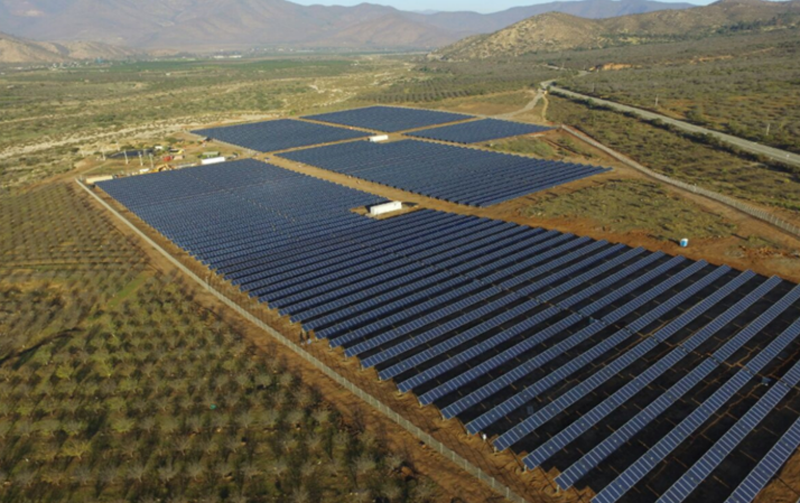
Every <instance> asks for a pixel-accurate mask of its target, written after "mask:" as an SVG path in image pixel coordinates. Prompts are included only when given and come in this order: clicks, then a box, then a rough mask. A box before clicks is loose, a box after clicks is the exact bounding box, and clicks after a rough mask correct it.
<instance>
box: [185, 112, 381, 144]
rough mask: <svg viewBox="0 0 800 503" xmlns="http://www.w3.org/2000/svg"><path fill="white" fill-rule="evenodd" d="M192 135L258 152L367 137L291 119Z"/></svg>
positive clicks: (196, 132)
mask: <svg viewBox="0 0 800 503" xmlns="http://www.w3.org/2000/svg"><path fill="white" fill-rule="evenodd" d="M192 132H193V133H194V134H196V135H200V136H206V137H209V138H214V139H215V140H220V141H223V142H225V143H230V144H231V145H237V146H239V147H243V148H247V149H250V150H255V151H257V152H276V151H279V150H288V149H292V148H299V147H308V146H310V145H320V144H323V143H333V142H338V141H343V140H352V139H355V138H365V137H367V136H369V135H368V134H367V133H364V132H362V131H353V130H350V129H344V128H338V127H332V126H325V125H322V124H314V123H311V122H303V121H297V120H292V119H280V120H274V121H266V122H256V123H252V124H240V125H237V126H225V127H217V128H210V129H199V130H197V131H192Z"/></svg>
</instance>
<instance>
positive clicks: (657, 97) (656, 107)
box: [656, 94, 658, 108]
mask: <svg viewBox="0 0 800 503" xmlns="http://www.w3.org/2000/svg"><path fill="white" fill-rule="evenodd" d="M656 108H658V95H657V94H656Z"/></svg>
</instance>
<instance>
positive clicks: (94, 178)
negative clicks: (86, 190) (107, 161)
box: [85, 175, 114, 185]
mask: <svg viewBox="0 0 800 503" xmlns="http://www.w3.org/2000/svg"><path fill="white" fill-rule="evenodd" d="M113 179H114V177H113V176H111V175H101V176H90V177H87V178H86V180H85V181H86V185H94V184H97V183H100V182H107V181H109V180H113Z"/></svg>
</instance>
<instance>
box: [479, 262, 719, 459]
mask: <svg viewBox="0 0 800 503" xmlns="http://www.w3.org/2000/svg"><path fill="white" fill-rule="evenodd" d="M728 271H730V268H728V267H727V266H723V267H719V268H717V269H715V270H714V272H712V273H711V274H709V275H707V276H705V277H703V278H702V279H700V280H699V281H697V282H695V283H692V285H691V286H689V287H687V288H686V289H685V290H683V291H681V292H680V293H678V294H676V295H674V296H672V297H670V298H669V299H668V300H666V301H664V302H663V303H661V304H659V305H658V306H657V307H655V308H654V309H653V310H651V311H650V312H648V313H647V314H646V315H644V316H642V317H641V318H639V319H638V320H636V321H634V322H633V323H631V324H629V325H628V326H627V327H625V328H624V329H623V330H620V331H619V332H618V334H619V335H621V336H623V337H626V338H627V337H628V336H631V335H634V334H636V332H638V331H639V330H642V329H644V328H645V327H647V326H648V325H650V324H651V323H652V322H653V321H655V320H657V319H658V318H660V317H661V316H663V315H665V314H666V313H668V312H669V311H671V310H672V309H675V308H676V307H677V306H679V305H680V304H682V303H683V302H686V300H687V299H689V298H691V297H692V296H693V295H694V294H696V293H697V292H699V291H700V290H702V289H703V288H705V287H706V286H708V285H710V284H711V283H713V282H714V281H716V280H717V279H719V278H720V277H722V276H723V275H724V274H725V273H727V272H728ZM614 339H615V338H614V337H613V336H612V337H610V338H609V339H607V340H606V341H604V342H603V343H601V348H598V350H596V351H589V352H587V353H586V356H589V355H592V356H594V355H596V356H599V355H600V354H602V353H604V352H605V351H607V350H608V349H611V347H612V346H611V345H609V344H607V343H608V341H612V340H614ZM658 342H659V341H658V340H657V339H655V338H650V339H644V340H642V341H641V342H639V344H637V345H636V346H634V347H633V349H631V350H629V351H627V352H626V353H624V354H623V355H622V356H620V357H618V358H616V359H615V360H614V361H612V362H611V363H609V364H608V365H606V366H605V367H603V368H602V369H601V370H600V371H598V372H597V373H596V374H594V375H592V376H591V377H590V378H589V379H587V380H586V381H584V382H582V383H580V384H578V385H577V386H575V387H574V388H572V389H570V390H569V391H567V392H566V393H564V394H563V395H561V396H560V397H558V398H557V399H556V400H554V401H553V402H552V403H551V404H549V405H548V406H546V407H545V408H543V409H541V410H540V411H539V412H536V413H535V414H533V415H532V416H530V417H529V418H528V419H526V420H524V421H522V422H521V423H519V424H518V425H516V426H515V427H513V428H511V429H510V430H508V431H507V432H505V433H503V434H502V435H500V436H499V437H498V438H497V439H496V440H495V441H494V446H495V448H496V449H498V450H504V449H507V448H508V447H510V446H512V445H513V444H515V443H516V442H518V441H519V440H521V439H522V438H523V437H525V436H526V435H528V434H529V433H531V432H532V431H534V430H535V429H536V428H538V427H539V426H541V425H542V424H544V423H546V422H547V421H549V420H550V419H552V418H553V417H555V416H556V414H558V413H560V412H563V411H564V410H565V409H566V408H567V407H569V406H570V405H572V404H573V403H575V402H577V401H578V400H580V399H581V398H583V397H584V396H586V394H587V393H589V392H590V391H592V390H593V389H595V388H596V387H597V386H599V385H600V384H602V383H604V382H605V381H607V380H608V379H610V378H611V377H613V376H614V375H615V374H617V373H618V372H620V371H622V370H623V369H624V368H626V367H627V366H628V365H630V364H631V363H633V362H634V361H636V360H638V359H639V358H641V357H642V356H644V355H645V354H647V352H649V351H650V350H651V349H653V348H654V347H655V346H656V345H657V344H658ZM606 348H608V349H606ZM554 374H558V372H555V373H554ZM564 377H566V375H563V376H561V375H559V380H563V379H564Z"/></svg>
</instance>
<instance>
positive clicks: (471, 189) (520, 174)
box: [281, 140, 608, 206]
mask: <svg viewBox="0 0 800 503" xmlns="http://www.w3.org/2000/svg"><path fill="white" fill-rule="evenodd" d="M281 157H285V158H286V159H290V160H293V161H296V162H300V163H303V164H307V165H311V166H316V167H319V168H322V169H326V170H329V171H334V172H337V173H341V174H344V175H350V176H354V177H358V178H361V179H364V180H369V181H371V182H376V183H380V184H383V185H388V186H390V187H395V188H398V189H402V190H408V191H410V192H415V193H418V194H422V195H425V196H429V197H434V198H438V199H444V200H447V201H452V202H455V203H460V204H466V205H473V206H490V205H492V204H496V203H498V202H502V201H505V200H509V199H514V198H516V197H519V196H522V195H525V194H529V193H532V192H537V191H539V190H544V189H547V188H550V187H553V186H556V185H560V184H563V183H567V182H570V181H573V180H576V179H579V178H585V177H587V176H591V175H594V174H598V173H603V172H605V171H608V170H607V169H606V168H601V167H598V166H589V165H582V164H574V163H564V162H558V161H545V160H540V159H532V158H527V157H520V156H515V155H509V154H501V153H498V152H489V151H483V150H475V149H469V148H462V147H456V146H451V145H442V144H437V143H427V142H420V141H414V140H404V141H397V142H391V143H370V142H352V143H346V144H340V145H330V146H326V147H319V148H313V149H308V150H301V151H296V152H289V153H285V154H281Z"/></svg>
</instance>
